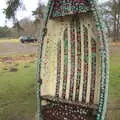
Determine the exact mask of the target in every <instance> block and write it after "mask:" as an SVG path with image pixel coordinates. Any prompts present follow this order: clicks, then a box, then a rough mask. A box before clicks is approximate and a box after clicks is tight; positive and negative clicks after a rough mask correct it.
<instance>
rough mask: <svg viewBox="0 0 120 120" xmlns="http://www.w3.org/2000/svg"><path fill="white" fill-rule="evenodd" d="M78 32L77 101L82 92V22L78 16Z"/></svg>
mask: <svg viewBox="0 0 120 120" xmlns="http://www.w3.org/2000/svg"><path fill="white" fill-rule="evenodd" d="M76 32H77V50H76V52H77V54H76V56H77V79H76V90H75V101H79V92H80V81H81V23H80V19H79V18H78V19H77V21H76Z"/></svg>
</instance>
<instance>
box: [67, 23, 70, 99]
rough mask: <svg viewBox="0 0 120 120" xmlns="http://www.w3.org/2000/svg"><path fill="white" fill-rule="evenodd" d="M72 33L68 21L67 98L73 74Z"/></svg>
mask: <svg viewBox="0 0 120 120" xmlns="http://www.w3.org/2000/svg"><path fill="white" fill-rule="evenodd" d="M70 38H71V34H70V24H69V23H68V77H67V90H66V99H67V100H68V99H69V93H70V91H69V89H70V76H71V41H70Z"/></svg>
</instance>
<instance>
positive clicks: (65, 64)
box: [62, 29, 68, 99]
mask: <svg viewBox="0 0 120 120" xmlns="http://www.w3.org/2000/svg"><path fill="white" fill-rule="evenodd" d="M63 39H64V73H63V74H64V75H63V89H62V98H63V99H65V97H66V87H67V74H68V29H65V31H64V38H63Z"/></svg>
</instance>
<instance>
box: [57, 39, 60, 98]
mask: <svg viewBox="0 0 120 120" xmlns="http://www.w3.org/2000/svg"><path fill="white" fill-rule="evenodd" d="M56 77H57V78H56V97H59V90H60V77H61V41H59V42H58V45H57V76H56Z"/></svg>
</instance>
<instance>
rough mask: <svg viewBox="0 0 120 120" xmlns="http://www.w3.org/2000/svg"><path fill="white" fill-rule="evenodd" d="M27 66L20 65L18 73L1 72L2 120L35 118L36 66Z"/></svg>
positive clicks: (29, 119) (31, 64)
mask: <svg viewBox="0 0 120 120" xmlns="http://www.w3.org/2000/svg"><path fill="white" fill-rule="evenodd" d="M25 65H26V63H21V64H19V65H18V66H17V67H18V71H17V72H8V71H7V72H6V71H5V70H0V120H34V118H35V111H36V110H35V65H34V64H33V63H30V64H29V68H24V66H25ZM12 66H13V65H12Z"/></svg>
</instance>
